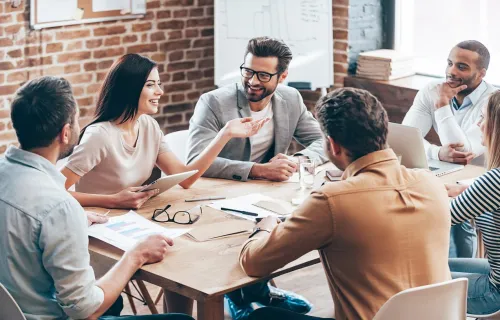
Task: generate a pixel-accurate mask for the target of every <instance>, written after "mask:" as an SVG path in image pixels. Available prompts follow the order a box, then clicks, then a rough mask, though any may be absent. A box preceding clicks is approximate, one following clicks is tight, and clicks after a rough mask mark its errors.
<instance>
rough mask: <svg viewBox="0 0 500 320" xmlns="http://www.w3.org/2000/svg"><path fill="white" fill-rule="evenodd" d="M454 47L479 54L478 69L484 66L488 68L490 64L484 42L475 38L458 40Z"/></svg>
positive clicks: (488, 53)
mask: <svg viewBox="0 0 500 320" xmlns="http://www.w3.org/2000/svg"><path fill="white" fill-rule="evenodd" d="M455 47H458V48H460V49H465V50H469V51H474V52H476V53H477V54H478V55H479V58H478V59H477V67H478V68H479V69H483V68H485V69H486V70H488V66H489V65H490V52H489V51H488V48H486V47H485V45H484V44H482V43H481V42H479V41H476V40H466V41H462V42H460V43H459V44H457V45H456V46H455Z"/></svg>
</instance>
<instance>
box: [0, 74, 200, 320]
mask: <svg viewBox="0 0 500 320" xmlns="http://www.w3.org/2000/svg"><path fill="white" fill-rule="evenodd" d="M11 109H12V114H11V116H12V123H13V125H14V129H15V130H16V134H17V137H18V140H19V143H20V148H16V147H13V146H11V147H10V148H9V149H8V150H7V153H6V154H5V157H4V158H2V159H0V177H2V178H1V179H0V252H2V255H1V257H0V282H1V283H2V284H3V285H4V286H5V287H6V288H7V290H8V291H9V292H10V294H11V295H12V296H13V297H14V299H15V300H16V302H17V303H18V305H19V307H20V308H21V310H22V312H23V313H24V315H25V317H26V318H27V319H28V320H29V319H68V318H74V319H86V318H92V319H95V318H99V317H101V316H102V317H101V319H113V318H115V317H112V316H107V315H106V312H107V311H108V309H110V308H111V307H112V306H113V304H115V303H116V304H115V305H114V306H113V309H116V306H117V305H120V304H121V302H122V301H121V297H120V293H121V291H122V290H123V288H124V287H125V285H126V284H127V282H128V281H129V280H130V278H131V277H132V275H133V274H134V273H135V272H136V271H137V270H138V269H139V268H141V267H142V265H144V264H148V263H156V262H159V261H161V260H162V259H163V258H164V256H165V254H166V252H167V250H168V247H169V246H171V245H173V242H172V240H171V239H169V238H167V237H165V236H163V235H153V236H150V237H148V238H146V239H145V240H144V241H142V242H139V243H138V244H137V245H136V246H135V247H134V248H133V249H131V250H130V251H127V252H125V254H124V255H123V257H122V259H120V261H118V262H117V263H116V265H115V266H114V267H113V268H112V269H111V270H110V271H109V272H108V273H107V274H106V275H104V276H103V277H102V278H101V279H99V280H96V279H95V275H94V271H93V269H92V267H91V266H90V256H89V251H88V235H87V225H88V223H89V224H91V223H93V222H97V223H102V222H104V221H105V220H106V218H104V217H102V216H98V215H95V214H94V215H87V214H86V213H85V212H84V210H83V208H82V207H81V206H80V205H79V204H78V202H77V201H76V200H75V199H74V198H73V197H72V196H71V195H70V194H69V193H68V192H67V191H66V189H65V188H64V182H65V178H64V176H63V175H62V174H61V173H59V171H58V170H57V169H56V167H55V163H56V161H57V160H58V159H60V158H62V157H65V156H67V155H69V154H70V153H71V151H72V149H73V146H74V145H75V143H76V142H77V141H78V135H79V131H80V128H79V125H78V113H79V112H78V108H77V106H76V103H75V99H74V97H73V94H72V90H71V86H70V84H69V83H68V81H66V80H65V79H63V78H57V77H42V78H39V79H35V80H32V81H30V82H28V83H26V84H25V85H24V86H23V87H21V88H20V89H19V90H18V91H17V93H16V95H15V97H14V99H13V101H12V105H11ZM118 309H120V307H119V308H118ZM118 313H119V312H118ZM108 314H109V313H108ZM129 319H169V320H172V319H192V318H191V317H188V316H184V315H154V316H143V317H130V318H129Z"/></svg>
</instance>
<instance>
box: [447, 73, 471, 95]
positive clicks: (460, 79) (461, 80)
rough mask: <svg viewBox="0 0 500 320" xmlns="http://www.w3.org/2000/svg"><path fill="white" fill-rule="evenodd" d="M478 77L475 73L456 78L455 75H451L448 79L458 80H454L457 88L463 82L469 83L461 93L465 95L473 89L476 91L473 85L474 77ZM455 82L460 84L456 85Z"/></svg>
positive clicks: (454, 85)
mask: <svg viewBox="0 0 500 320" xmlns="http://www.w3.org/2000/svg"><path fill="white" fill-rule="evenodd" d="M475 78H476V74H473V75H472V76H470V77H469V78H454V77H450V76H448V75H447V76H446V81H448V80H456V81H457V82H453V87H454V88H456V87H459V86H461V85H463V84H465V85H467V88H466V89H464V90H462V91H460V92H459V93H460V94H465V95H468V94H470V93H471V92H472V91H474V89H475V88H474V87H473V82H474V79H475ZM455 83H458V85H456V84H455Z"/></svg>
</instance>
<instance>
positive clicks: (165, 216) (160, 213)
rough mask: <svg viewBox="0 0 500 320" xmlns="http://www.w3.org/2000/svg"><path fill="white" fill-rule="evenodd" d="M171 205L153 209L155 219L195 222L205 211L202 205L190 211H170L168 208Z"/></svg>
mask: <svg viewBox="0 0 500 320" xmlns="http://www.w3.org/2000/svg"><path fill="white" fill-rule="evenodd" d="M170 207H171V205H169V204H168V205H167V206H166V207H165V208H163V209H155V211H153V217H152V219H153V221H156V222H174V223H178V224H193V223H195V222H196V221H198V220H199V219H200V217H201V215H202V213H203V210H202V209H201V206H196V207H194V208H192V209H190V210H189V211H186V210H179V211H177V212H175V213H173V214H172V213H168V212H167V210H168V209H169V208H170Z"/></svg>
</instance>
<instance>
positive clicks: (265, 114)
mask: <svg viewBox="0 0 500 320" xmlns="http://www.w3.org/2000/svg"><path fill="white" fill-rule="evenodd" d="M272 107H273V106H272V104H271V101H269V104H268V105H267V106H266V107H265V108H264V109H262V110H261V111H257V112H255V111H250V113H251V115H252V118H253V119H254V120H260V119H264V118H269V119H271V120H270V121H268V122H266V124H264V125H263V126H262V128H261V129H260V130H259V132H257V134H255V135H254V136H252V137H250V144H251V146H252V149H251V150H252V153H251V155H250V161H252V162H261V161H262V159H264V156H265V155H266V153H267V151H269V148H271V146H272V145H273V142H274V122H273V108H272Z"/></svg>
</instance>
